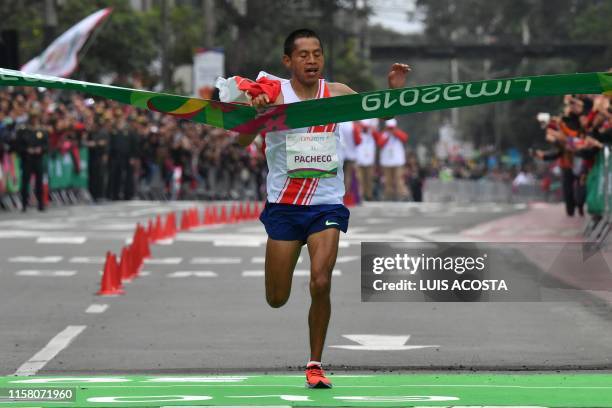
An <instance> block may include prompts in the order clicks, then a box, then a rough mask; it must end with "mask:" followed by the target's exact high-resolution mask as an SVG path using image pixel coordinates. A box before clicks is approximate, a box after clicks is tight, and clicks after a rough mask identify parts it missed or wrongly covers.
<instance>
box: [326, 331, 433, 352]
mask: <svg viewBox="0 0 612 408" xmlns="http://www.w3.org/2000/svg"><path fill="white" fill-rule="evenodd" d="M342 337H346V338H347V339H349V340H351V341H354V342H355V343H359V345H355V344H350V345H340V346H330V347H334V348H340V349H345V350H370V351H399V350H416V349H422V348H429V347H440V346H434V345H427V346H423V345H415V346H407V345H406V343H407V342H408V340H409V339H410V335H409V334H405V335H401V336H389V335H378V334H343V335H342Z"/></svg>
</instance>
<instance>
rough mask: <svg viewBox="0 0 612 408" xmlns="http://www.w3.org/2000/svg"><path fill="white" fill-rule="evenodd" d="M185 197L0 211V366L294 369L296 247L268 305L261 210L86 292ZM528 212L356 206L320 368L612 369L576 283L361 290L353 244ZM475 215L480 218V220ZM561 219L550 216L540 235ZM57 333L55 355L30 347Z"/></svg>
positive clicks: (601, 316)
mask: <svg viewBox="0 0 612 408" xmlns="http://www.w3.org/2000/svg"><path fill="white" fill-rule="evenodd" d="M192 205H194V203H187V202H181V203H151V202H129V203H117V204H105V205H99V206H75V207H69V208H62V209H52V210H50V211H47V212H46V213H43V214H40V213H37V212H31V213H28V214H26V215H22V214H12V213H11V214H9V213H0V311H1V312H0V375H11V374H14V373H18V372H19V370H22V371H23V370H24V363H26V362H28V361H30V363H32V362H33V361H34V362H38V363H37V364H38V366H39V367H38V368H37V369H35V370H34V372H35V373H36V374H39V375H47V374H49V375H51V374H53V375H56V374H69V373H72V374H103V373H124V374H128V373H142V374H149V375H152V374H159V373H233V372H242V373H244V372H286V371H291V370H294V369H300V368H301V366H302V365H304V364H305V362H306V360H307V358H308V332H307V324H306V322H307V321H306V318H307V311H308V305H309V295H308V278H307V274H308V268H309V262H308V256H307V251H305V250H304V251H303V259H302V261H301V262H300V263H299V264H298V266H297V268H296V269H297V272H296V275H298V276H295V277H294V281H293V289H292V294H291V298H290V300H289V302H288V303H287V304H286V305H285V306H284V307H282V308H280V309H272V308H270V307H269V306H268V305H267V304H266V302H265V297H264V287H263V276H261V273H262V272H263V263H262V262H263V256H264V246H265V239H266V236H265V233H264V230H263V226H262V225H261V224H260V223H259V222H258V221H253V222H245V223H241V224H235V225H223V226H214V227H203V228H200V229H196V230H192V231H189V232H184V233H180V234H179V235H178V236H177V238H176V239H175V240H174V241H173V242H171V243H166V244H165V245H160V244H157V245H154V246H153V247H152V252H153V258H152V262H151V263H148V264H146V265H145V267H144V271H146V272H148V274H147V273H145V274H144V275H145V276H142V277H140V278H138V279H136V280H135V281H133V282H132V283H128V284H126V294H125V295H123V296H119V297H99V296H96V295H95V292H96V291H97V290H98V288H99V283H100V270H101V268H102V258H103V256H104V254H105V253H106V251H107V250H112V251H115V252H119V251H120V249H121V246H122V245H123V244H124V243H125V240H126V239H127V238H129V237H130V236H131V235H132V232H133V229H134V225H135V224H136V222H138V221H140V222H143V221H145V220H146V219H147V218H150V217H152V216H154V215H156V214H164V213H167V212H168V211H171V210H179V209H182V208H187V207H189V206H192ZM200 205H201V204H200ZM530 211H532V209H531V208H527V206H525V205H497V204H466V205H453V204H421V205H418V204H407V203H397V204H393V203H377V204H367V205H365V206H362V207H357V208H353V209H351V213H352V217H351V224H350V227H349V233H348V234H347V235H345V236H343V237H342V244H341V248H340V253H339V259H338V263H337V265H336V276H334V278H333V288H332V304H333V311H332V320H331V323H330V327H329V331H328V337H327V343H326V350H325V353H324V357H323V362H324V364H325V365H326V366H327V367H329V368H330V369H331V370H332V371H333V370H342V371H345V370H349V371H356V372H357V371H371V370H387V371H388V370H394V371H402V370H415V369H432V370H436V369H443V370H450V369H452V370H457V369H483V370H500V371H505V370H523V369H533V370H557V369H609V368H612V343H611V342H610V341H609V339H610V338H612V314H611V313H610V304H609V302H608V301H606V300H605V296H604V297H601V296H600V297H598V296H596V295H594V294H593V293H592V292H589V291H581V290H575V289H574V288H572V287H571V286H566V287H563V288H560V289H550V290H552V291H553V292H555V295H556V299H557V300H560V301H555V302H514V303H434V302H426V303H418V302H411V303H367V302H366V303H362V302H361V295H360V289H361V288H360V285H361V283H360V282H361V281H360V242H362V241H405V240H407V241H436V240H442V241H455V240H471V239H475V238H474V236H473V235H474V231H485V230H486V231H488V232H487V233H486V234H484V235H483V236H482V237H481V238H482V239H484V240H486V239H487V237H488V236H489V235H490V234H492V233H493V232H492V231H493V230H492V229H491V225H492V224H491V223H496V222H500V224H499V225H502V226H503V225H507V224H508V223H506V224H504V223H503V221H504V220H508V219H511V218H508V217H522V216H527V217H528V214H529V212H530ZM546 212H547V213H548V212H558V213H559V214H562V209H561V207H554V206H553V207H547V209H546ZM519 219H520V218H519ZM527 219H529V218H527ZM538 219H539V217H531V221H526V225H522V226H521V225H519V226H518V228H517V225H516V223H514V224H512V223H510V224H511V226H509V227H507V228H508V231H510V232H507V231H506V232H507V233H504V231H501V232H500V231H496V232H495V233H497V234H501V235H504V236H505V237H506V238H507V239H509V240H521V238H523V237H524V236H525V234H526V231H528V230H530V229H536V230H537V229H538V228H540V227H539V226H538ZM500 220H501V221H500ZM483 225H488V226H489V227H488V229H482V228H481V229H480V230H479V226H483ZM572 225H574V226H577V225H578V224H577V222H574V224H572ZM503 228H506V227H503ZM574 229H575V231H574V233H577V232H578V228H577V227H576V228H574ZM567 231H568V228H567V226H565V227H563V226H560V227H559V231H554V230H550V229H549V230H548V231H547V234H548V235H552V236H560V235H561V234H566V235H567ZM470 234H471V235H470ZM487 234H489V235H487ZM505 256H506V257H507V261H508V265H511V268H509V269H511V270H515V271H517V272H520V273H522V274H531V273H533V276H534V279H536V276H538V274H539V273H540V272H541V269H542V267H541V265H538V263H537V262H534V261H533V260H532V259H529V257H527V256H525V255H524V254H522V253H520V251H513V250H508V251H507V254H506V255H505ZM24 271H26V272H24ZM58 271H59V272H58ZM509 273H511V272H509ZM302 275H303V276H302ZM94 304H95V305H107V306H93V307H92V305H94ZM96 308H97V309H98V310H97V312H98V313H91V312H92V311H96V310H95V309H96ZM60 333H63V334H62V335H60V336H59V337H60V338H64V340H65V342H64V343H65V344H64V346H62V347H59V349H58V350H56V351H57V352H56V353H55V355H51V356H49V355H46V356H43V357H44V358H41V356H40V355H38V356H37V355H36V354H37V353H38V352H39V351H41V350H43V349H45V347H46V346H47V347H48V343H49V342H50V340H51V339H54V338H56V339H57V337H56V336H58V334H60ZM62 336H64V337H62ZM65 338H68V339H67V340H66V339H65ZM60 343H61V341H60ZM345 346H348V347H345ZM383 346H384V347H383ZM406 346H424V347H406ZM43 354H44V353H43ZM47 354H48V353H47ZM40 361H43V363H40ZM35 365H36V364H35ZM34 372H32V373H30V374H33V373H34ZM22 373H23V372H22Z"/></svg>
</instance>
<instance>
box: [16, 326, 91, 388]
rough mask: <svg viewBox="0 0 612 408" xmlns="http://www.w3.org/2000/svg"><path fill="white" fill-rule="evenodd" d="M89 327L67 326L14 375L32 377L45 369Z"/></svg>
mask: <svg viewBox="0 0 612 408" xmlns="http://www.w3.org/2000/svg"><path fill="white" fill-rule="evenodd" d="M86 327H87V326H67V327H66V328H65V329H64V330H62V331H61V332H59V333H58V334H57V335H56V336H55V337H53V338H52V339H51V340H50V341H49V343H47V345H46V346H45V347H43V348H42V349H41V350H40V351H39V352H37V353H36V354H34V355H33V356H32V357H31V358H30V359H29V360H28V361H26V362H25V363H23V364H22V365H21V366H20V367H19V368H18V369H17V371H15V373H14V374H13V375H17V376H31V375H34V374H36V373H37V372H38V370H40V369H41V368H43V367H44V366H45V365H46V364H47V363H48V362H49V361H51V360H52V359H53V358H54V357H55V356H57V355H58V354H59V353H60V352H61V351H62V350H63V349H65V348H66V347H68V345H69V344H70V343H71V342H72V341H73V340H74V339H75V338H76V336H78V335H79V334H81V332H82V331H83V330H85V328H86Z"/></svg>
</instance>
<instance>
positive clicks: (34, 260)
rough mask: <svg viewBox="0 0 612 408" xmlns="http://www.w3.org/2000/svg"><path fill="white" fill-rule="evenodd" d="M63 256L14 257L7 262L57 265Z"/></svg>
mask: <svg viewBox="0 0 612 408" xmlns="http://www.w3.org/2000/svg"><path fill="white" fill-rule="evenodd" d="M62 259H64V257H63V256H14V257H12V258H9V262H15V263H17V262H23V263H58V262H60V261H61V260H62Z"/></svg>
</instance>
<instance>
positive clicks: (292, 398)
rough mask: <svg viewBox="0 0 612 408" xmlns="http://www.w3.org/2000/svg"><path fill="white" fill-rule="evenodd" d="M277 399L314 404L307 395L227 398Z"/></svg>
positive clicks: (234, 396) (231, 396)
mask: <svg viewBox="0 0 612 408" xmlns="http://www.w3.org/2000/svg"><path fill="white" fill-rule="evenodd" d="M270 397H278V398H280V399H281V400H283V401H294V402H297V401H303V402H314V401H313V400H311V399H310V397H309V396H308V395H290V394H273V395H229V396H228V397H227V398H270Z"/></svg>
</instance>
